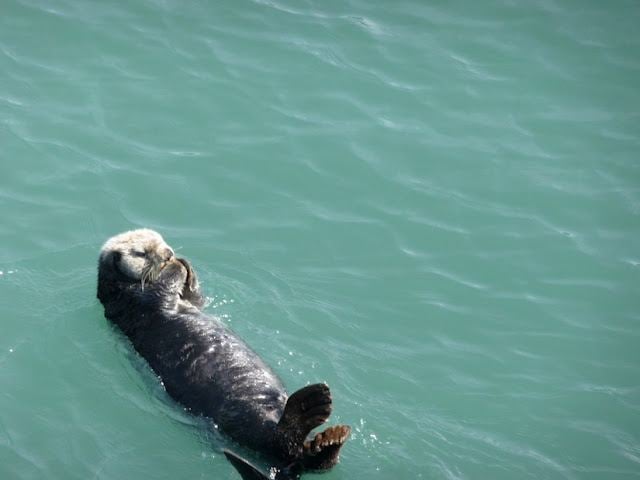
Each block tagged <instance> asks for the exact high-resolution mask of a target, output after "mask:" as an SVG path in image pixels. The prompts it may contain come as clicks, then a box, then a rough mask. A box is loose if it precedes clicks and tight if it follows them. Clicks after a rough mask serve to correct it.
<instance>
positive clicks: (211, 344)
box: [98, 229, 351, 480]
mask: <svg viewBox="0 0 640 480" xmlns="http://www.w3.org/2000/svg"><path fill="white" fill-rule="evenodd" d="M98 299H99V300H100V302H102V304H103V306H104V310H105V316H106V317H107V319H109V320H110V321H111V322H113V323H114V324H116V325H117V326H118V327H119V328H120V329H121V330H122V331H123V332H124V333H125V335H127V337H129V339H130V341H131V343H132V344H133V347H134V348H135V349H136V351H137V352H138V353H139V354H140V355H141V356H142V357H144V358H145V359H146V361H147V362H148V363H149V365H150V366H151V368H152V369H153V371H154V372H155V373H156V374H157V375H158V376H159V377H160V379H161V381H162V383H163V384H164V387H165V388H166V391H167V392H168V394H169V395H170V396H171V397H172V398H173V399H175V400H176V401H177V402H179V403H180V404H182V405H183V406H184V407H186V409H187V410H189V411H190V412H191V413H193V414H194V415H201V416H204V417H207V418H209V419H211V420H212V421H213V422H215V424H217V425H218V427H219V429H220V430H221V431H222V432H223V433H224V434H226V435H227V436H228V437H230V438H231V439H232V440H234V441H236V442H238V443H239V444H241V445H243V446H246V447H249V448H251V449H253V450H255V451H257V452H259V453H261V454H262V455H264V456H266V457H267V460H268V461H269V462H271V463H272V464H273V467H274V468H273V469H272V473H273V472H274V471H275V472H276V473H275V477H274V476H273V474H272V475H271V478H277V479H295V478H299V477H300V475H301V474H302V473H303V472H305V471H320V470H326V469H329V468H331V467H333V466H334V465H335V464H336V463H337V462H338V457H339V453H340V449H341V447H342V445H343V444H344V442H345V440H346V439H347V437H348V435H349V433H350V431H351V429H350V427H348V426H346V425H337V426H332V427H329V428H327V429H326V430H324V431H323V432H320V433H317V434H316V435H315V436H313V437H310V438H307V437H308V436H309V434H310V433H311V430H313V429H314V428H316V427H317V426H319V425H321V424H322V423H324V422H325V421H327V419H328V418H329V415H330V414H331V402H332V401H331V394H330V392H329V387H328V386H327V385H325V384H323V383H317V384H313V385H308V386H306V387H304V388H301V389H300V390H297V391H296V392H294V393H293V394H292V395H291V396H287V392H286V390H285V389H284V386H283V385H282V382H281V381H280V379H279V378H278V377H277V376H276V374H275V373H274V372H273V371H272V370H271V369H270V368H269V367H268V366H267V365H266V364H265V363H264V362H263V361H262V359H261V358H260V357H259V356H258V355H257V354H256V353H255V352H254V351H253V350H252V349H251V348H249V346H248V345H247V344H246V343H245V342H244V341H242V340H241V339H240V338H238V336H236V335H235V334H234V333H233V332H232V331H231V330H229V329H228V328H227V327H226V326H225V325H224V324H223V323H222V322H221V321H220V320H218V319H217V318H216V317H214V316H211V315H207V314H205V313H203V312H202V310H201V309H202V307H203V305H204V300H203V296H202V294H201V292H200V288H199V284H198V279H197V277H196V274H195V272H194V270H193V268H192V267H191V264H190V263H189V262H188V261H187V260H185V259H184V258H177V257H176V256H175V254H174V251H173V249H171V247H169V245H167V243H166V242H165V241H164V240H163V238H162V236H160V234H158V233H157V232H155V231H153V230H149V229H140V230H132V231H129V232H124V233H121V234H119V235H116V236H114V237H112V238H110V239H109V240H107V242H106V243H105V244H104V245H103V247H102V249H101V251H100V257H99V262H98ZM224 453H225V455H226V456H227V458H228V459H229V460H230V461H231V463H232V464H233V465H234V466H235V467H236V469H237V470H238V471H239V472H240V474H241V476H242V477H243V478H244V479H245V480H248V479H267V478H270V477H268V476H267V475H265V474H264V473H262V472H261V471H260V470H259V469H258V468H256V467H255V466H253V465H252V464H251V463H249V462H248V461H246V460H245V459H243V458H241V457H239V456H238V455H236V454H234V453H232V452H231V451H229V450H225V451H224Z"/></svg>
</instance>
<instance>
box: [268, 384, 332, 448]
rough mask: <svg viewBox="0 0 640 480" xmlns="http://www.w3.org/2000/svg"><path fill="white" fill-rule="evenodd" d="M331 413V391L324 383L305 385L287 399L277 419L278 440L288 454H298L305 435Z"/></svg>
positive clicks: (325, 419) (324, 420)
mask: <svg viewBox="0 0 640 480" xmlns="http://www.w3.org/2000/svg"><path fill="white" fill-rule="evenodd" d="M329 415H331V392H330V391H329V387H328V386H327V385H326V384H324V383H315V384H313V385H307V386H306V387H304V388H301V389H300V390H297V391H296V392H294V393H293V395H291V396H290V397H289V399H288V400H287V403H286V405H285V407H284V413H283V414H282V417H281V418H280V421H279V422H278V427H277V431H278V442H279V443H280V445H281V447H282V448H283V450H284V452H285V453H286V454H287V456H289V457H290V458H297V457H300V455H302V452H303V444H304V441H305V440H306V438H307V435H308V434H309V433H310V432H311V430H313V429H314V428H316V427H317V426H318V425H322V424H323V423H324V422H326V421H327V419H328V418H329Z"/></svg>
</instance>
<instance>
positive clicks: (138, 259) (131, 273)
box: [100, 228, 175, 286]
mask: <svg viewBox="0 0 640 480" xmlns="http://www.w3.org/2000/svg"><path fill="white" fill-rule="evenodd" d="M114 253H115V254H116V255H118V261H117V268H118V270H120V272H122V273H123V274H124V275H126V276H127V277H129V278H131V280H133V281H138V282H142V285H143V286H144V284H145V283H146V282H152V281H154V280H155V278H156V277H157V275H158V274H159V273H160V270H162V268H163V267H164V265H165V264H166V263H167V262H169V261H170V260H172V259H174V258H175V257H174V253H173V250H172V249H171V247H169V245H167V243H166V242H165V241H164V239H163V238H162V236H161V235H160V234H159V233H158V232H154V231H153V230H149V229H148V228H141V229H139V230H131V231H128V232H124V233H121V234H119V235H116V236H114V237H111V238H110V239H109V240H107V241H106V242H105V244H104V245H103V246H102V249H101V250H100V260H101V261H102V260H103V259H105V258H106V257H107V256H109V255H112V254H114Z"/></svg>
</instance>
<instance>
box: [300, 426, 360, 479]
mask: <svg viewBox="0 0 640 480" xmlns="http://www.w3.org/2000/svg"><path fill="white" fill-rule="evenodd" d="M350 433H351V427H349V426H348V425H335V426H332V427H329V428H327V429H326V430H324V431H323V432H320V433H317V434H316V436H315V437H313V439H312V440H307V441H306V442H304V452H303V457H302V465H303V467H304V469H305V470H315V471H322V470H328V469H330V468H331V467H333V466H334V465H335V464H336V463H338V460H339V459H340V449H341V448H342V445H344V442H346V441H347V437H349V434H350Z"/></svg>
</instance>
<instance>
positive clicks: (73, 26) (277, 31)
mask: <svg viewBox="0 0 640 480" xmlns="http://www.w3.org/2000/svg"><path fill="white" fill-rule="evenodd" d="M0 11H1V14H0V122H1V123H0V145H1V147H2V148H1V149H0V211H1V212H2V221H0V239H1V243H0V245H1V248H0V272H1V273H0V306H1V307H0V312H1V318H2V328H1V330H0V331H1V332H2V333H1V335H0V478H2V479H5V478H7V479H10V478H11V479H13V478H15V479H40V478H50V479H87V478H95V479H125V478H131V479H134V478H153V479H177V478H203V479H204V478H207V479H212V478H220V479H230V480H231V479H238V478H239V476H238V475H237V473H236V472H235V471H233V469H232V468H231V466H230V465H229V464H227V462H226V460H225V459H224V457H223V456H222V455H221V453H220V452H221V449H222V448H223V447H224V446H225V445H227V444H226V443H225V439H224V438H223V437H221V436H220V435H218V434H216V432H208V431H207V430H206V429H205V428H203V425H202V422H200V421H198V420H197V419H193V418H191V417H189V416H188V415H186V414H184V413H183V412H182V411H181V410H180V409H179V408H178V407H176V405H174V404H173V403H172V402H171V401H170V400H169V399H168V398H167V396H166V394H165V393H164V391H163V390H162V388H161V387H160V386H159V385H158V382H157V381H156V379H155V378H154V377H153V376H152V375H151V373H150V372H149V370H148V369H147V368H146V367H145V364H144V363H143V362H141V361H140V359H139V358H137V357H136V355H135V354H133V353H132V352H131V349H130V348H129V347H128V345H127V343H126V341H125V340H124V339H123V338H122V337H121V336H120V335H118V334H117V332H115V331H114V330H113V329H112V328H110V326H109V325H108V324H107V322H106V321H105V320H104V317H103V310H102V307H101V305H100V304H99V303H98V301H97V300H96V299H95V277H96V260H97V253H98V250H99V248H100V246H101V244H102V243H103V242H104V240H106V238H108V237H109V236H111V235H113V234H115V233H118V232H120V231H123V230H126V229H130V228H135V227H142V226H145V227H150V228H154V229H156V230H158V231H160V232H161V233H162V234H163V235H164V237H165V238H166V240H167V241H168V242H169V243H170V244H171V245H172V246H174V247H175V248H176V249H178V250H179V253H180V254H181V255H183V256H185V257H188V258H189V259H191V260H192V262H193V263H194V265H195V266H196V268H197V269H198V271H199V273H200V277H201V282H202V285H203V289H204V291H205V293H206V294H207V295H208V296H209V298H210V304H209V306H208V307H207V310H208V311H209V312H210V313H212V314H216V315H219V316H221V317H222V318H224V319H225V321H227V322H228V323H229V325H230V326H231V328H233V329H234V330H235V331H236V332H237V333H238V334H240V335H241V336H242V337H243V338H244V339H246V340H247V342H248V343H250V344H251V345H252V346H254V348H255V349H256V350H257V351H258V352H259V353H260V354H261V355H262V356H263V357H264V358H265V359H266V360H267V362H268V363H270V364H271V365H272V366H273V367H274V369H275V370H276V371H277V372H278V373H279V374H280V375H281V377H282V378H283V380H284V382H285V384H286V385H287V386H288V387H289V389H290V390H293V389H296V388H299V387H300V386H303V385H305V384H306V383H308V382H316V381H327V382H328V383H329V385H330V386H331V388H332V391H333V397H334V403H335V405H334V416H333V420H332V421H333V422H345V423H349V424H351V425H352V426H353V435H352V438H351V440H350V441H349V442H348V444H347V445H346V446H345V448H344V449H343V454H342V462H341V463H340V465H338V467H336V468H335V469H334V470H333V471H331V472H330V473H327V474H325V475H323V476H322V478H323V479H327V480H330V479H350V480H351V479H378V478H379V479H393V478H402V479H413V478H424V479H427V478H429V479H431V478H433V479H525V478H530V479H541V478H544V479H629V478H639V477H640V381H639V379H640V353H639V352H640V348H639V347H638V343H639V340H640V313H639V311H640V309H639V307H640V300H639V299H640V243H639V241H638V238H639V234H640V165H639V164H638V160H639V154H640V128H639V125H640V91H639V89H638V85H640V54H639V53H638V52H640V36H639V35H638V33H637V29H638V25H639V24H640V7H639V5H638V3H637V2H634V1H627V2H625V1H616V2H610V3H605V2H596V1H581V2H577V1H568V2H559V1H540V2H509V1H506V0H489V1H487V2H471V1H459V2H419V1H399V2H382V1H378V2H365V1H361V0H348V1H341V2H337V1H323V2H310V1H306V2H305V1H293V0H255V1H243V2H204V1H192V2H178V1H173V0H164V1H162V0H149V1H131V2H117V1H113V0H112V1H104V2H89V1H80V0H62V1H58V2H51V1H44V0H20V1H14V0H4V1H3V2H2V5H1V6H0ZM318 478H320V477H318Z"/></svg>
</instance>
